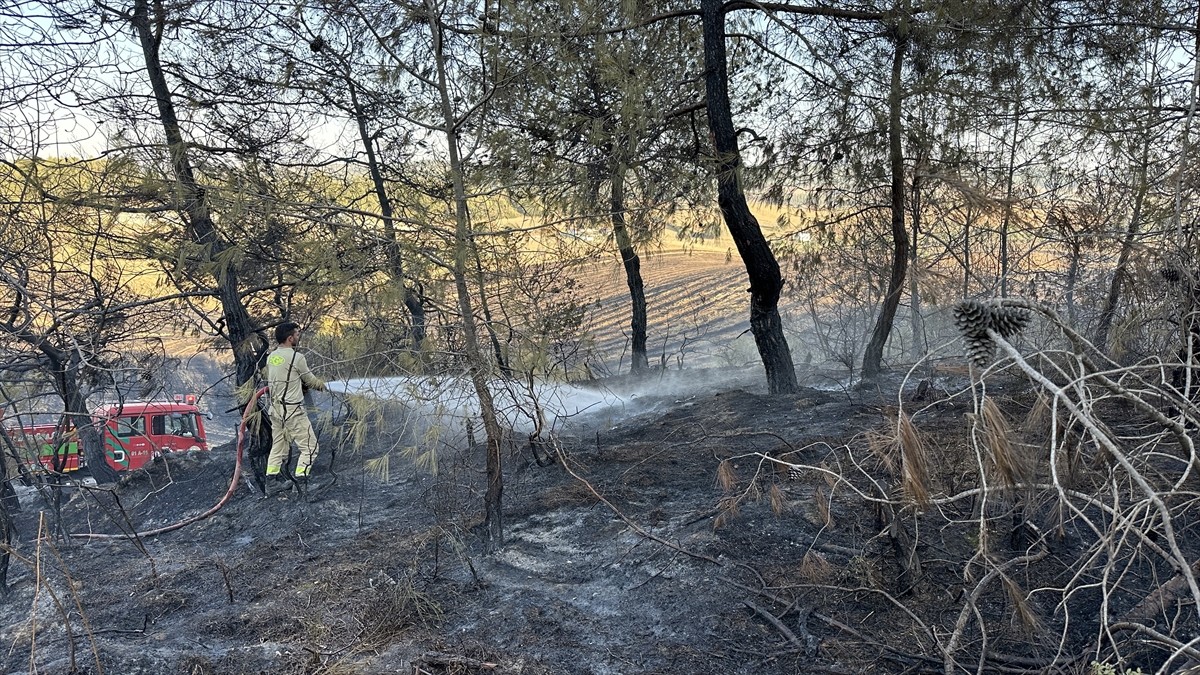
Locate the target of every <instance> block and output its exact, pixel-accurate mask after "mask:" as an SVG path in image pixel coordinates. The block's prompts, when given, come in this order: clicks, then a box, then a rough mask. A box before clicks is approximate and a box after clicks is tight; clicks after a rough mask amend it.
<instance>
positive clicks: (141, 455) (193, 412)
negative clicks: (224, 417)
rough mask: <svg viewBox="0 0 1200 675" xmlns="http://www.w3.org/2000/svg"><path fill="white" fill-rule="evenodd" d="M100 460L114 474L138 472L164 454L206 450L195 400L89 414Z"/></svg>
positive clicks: (110, 407)
mask: <svg viewBox="0 0 1200 675" xmlns="http://www.w3.org/2000/svg"><path fill="white" fill-rule="evenodd" d="M92 418H93V419H94V420H95V423H96V424H97V426H98V427H99V431H100V437H101V441H102V442H103V444H104V457H105V459H107V460H108V464H109V466H111V467H112V468H113V469H114V470H116V471H130V470H133V469H140V468H141V467H142V465H144V464H146V463H147V462H149V461H151V460H153V459H154V458H155V457H157V456H159V455H160V454H162V453H164V452H187V451H188V450H207V449H208V442H207V440H206V438H205V435H204V422H203V419H202V416H201V414H200V410H199V408H197V407H196V397H195V396H192V395H188V396H187V398H186V399H185V398H184V397H182V396H177V397H176V400H175V401H146V402H140V401H139V402H125V403H121V404H109V405H103V406H100V407H99V408H97V409H96V410H95V411H93V413H92Z"/></svg>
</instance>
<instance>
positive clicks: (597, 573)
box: [0, 371, 1089, 675]
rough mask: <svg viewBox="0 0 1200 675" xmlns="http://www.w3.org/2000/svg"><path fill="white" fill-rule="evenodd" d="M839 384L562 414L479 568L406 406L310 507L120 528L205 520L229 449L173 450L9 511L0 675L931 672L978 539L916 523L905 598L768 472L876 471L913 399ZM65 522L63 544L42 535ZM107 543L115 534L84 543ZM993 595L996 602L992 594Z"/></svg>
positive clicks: (955, 413) (882, 555) (470, 498)
mask: <svg viewBox="0 0 1200 675" xmlns="http://www.w3.org/2000/svg"><path fill="white" fill-rule="evenodd" d="M722 381H723V382H724V384H722V383H721V382H722ZM834 381H835V380H834V379H831V378H828V377H817V376H813V377H812V378H810V379H809V380H808V384H809V385H812V386H810V387H807V388H804V389H803V390H802V391H801V392H800V393H798V394H795V395H789V396H768V395H767V394H766V393H765V390H764V389H765V387H763V385H762V384H761V382H760V378H759V377H758V376H757V375H756V372H755V371H744V372H742V371H739V372H738V373H736V374H735V377H732V378H730V377H724V376H722V377H713V378H712V379H711V380H707V381H703V382H701V383H700V386H687V385H686V383H684V382H675V383H672V384H671V386H669V387H668V386H664V387H661V388H659V389H658V390H657V391H655V390H652V389H649V388H644V389H642V390H640V393H638V394H637V395H636V396H632V397H631V395H629V394H621V395H618V396H617V399H618V400H617V401H616V402H614V401H609V402H608V403H606V404H605V405H604V406H601V407H599V408H597V409H593V410H588V411H583V412H580V411H576V412H575V413H572V414H570V415H566V416H564V417H562V418H560V419H559V420H558V421H557V423H556V424H555V425H553V426H554V427H555V432H556V434H555V436H554V438H553V440H552V442H551V444H550V445H551V446H557V447H558V448H560V449H561V455H559V461H554V462H552V463H551V462H547V461H546V460H547V459H548V458H549V457H551V455H550V454H549V453H548V452H546V447H543V448H542V450H543V451H542V452H539V453H536V454H535V453H534V452H533V450H532V449H531V448H530V447H529V443H528V441H527V431H526V430H521V431H519V432H517V433H514V435H513V437H512V438H511V439H510V443H509V444H508V448H507V450H506V453H507V454H506V467H505V479H506V486H505V492H504V501H503V504H504V531H505V534H506V541H505V544H504V546H503V547H502V548H501V549H500V550H499V551H498V552H496V553H492V554H487V553H485V552H484V550H483V548H482V544H481V538H480V531H481V527H480V526H481V522H482V511H483V503H482V502H483V492H484V490H485V487H486V485H485V476H484V472H483V467H484V456H483V451H482V448H481V447H478V446H477V447H475V448H471V449H468V450H458V449H455V448H454V447H453V445H452V444H450V443H449V442H446V443H444V444H443V445H442V447H440V448H439V450H438V453H437V471H436V473H433V472H431V471H430V470H428V461H429V457H428V455H425V456H421V455H420V454H419V453H405V452H404V449H405V448H407V447H409V446H410V445H411V444H412V443H413V438H412V435H413V434H414V433H418V432H419V433H422V434H424V433H427V432H428V425H425V426H421V425H419V424H414V422H413V420H411V419H409V418H407V417H405V415H404V414H403V413H400V412H397V411H396V410H392V411H390V412H389V414H384V415H381V416H378V417H376V418H374V419H373V421H372V422H371V423H370V425H369V428H367V429H364V430H362V434H361V436H359V438H360V440H361V441H362V442H361V443H359V444H357V445H358V447H355V444H354V443H350V442H349V441H350V440H352V439H351V438H350V437H351V436H353V434H347V433H345V432H344V430H343V432H342V433H332V432H331V433H328V434H325V435H324V436H323V438H322V443H323V447H322V456H321V460H320V462H319V467H320V468H321V469H322V470H324V471H328V470H329V464H328V463H329V461H330V460H331V459H332V460H333V467H332V468H333V470H334V471H335V472H336V474H337V478H338V480H337V482H336V484H335V485H334V486H333V487H332V488H330V489H329V490H327V491H326V492H325V493H323V495H322V496H321V497H320V498H319V499H317V500H315V501H312V502H311V503H310V502H309V501H306V500H303V499H299V498H297V497H296V496H295V495H290V496H285V497H274V498H263V497H262V496H261V495H260V494H258V493H256V492H255V491H253V490H252V489H251V488H250V487H249V485H248V482H247V481H246V480H245V479H244V478H237V479H235V480H237V481H238V482H239V483H240V484H239V485H238V486H237V492H236V493H235V494H234V496H233V497H232V499H231V500H230V501H229V503H228V504H227V505H226V506H224V508H222V509H221V510H220V511H219V512H217V513H216V514H215V515H213V516H211V517H209V518H206V519H204V520H201V521H199V522H196V523H194V524H191V525H188V526H187V527H184V528H182V529H180V530H177V531H174V532H170V533H166V534H161V535H158V536H153V537H144V538H143V537H133V536H130V535H129V533H130V532H135V531H146V530H150V529H153V528H156V527H161V526H163V525H166V524H170V523H173V522H177V521H179V520H180V519H183V518H187V517H190V516H194V515H196V514H198V513H201V512H203V511H205V510H206V509H208V508H210V507H211V506H212V505H213V504H215V503H216V502H217V501H218V500H219V499H220V498H221V496H222V495H223V494H224V493H225V492H226V490H227V488H228V487H229V483H230V480H231V478H232V477H233V467H234V455H233V451H232V446H230V445H226V446H223V447H220V448H218V449H216V450H214V451H213V452H210V453H204V454H196V455H191V456H170V457H167V458H166V459H165V460H164V461H161V462H158V463H157V464H155V465H154V466H153V468H152V469H151V470H149V471H144V472H139V473H137V474H134V475H132V476H129V477H128V478H127V480H126V481H124V482H123V483H122V484H120V485H119V486H117V487H116V488H115V489H114V490H112V491H102V490H97V489H94V488H81V489H77V490H74V491H73V492H72V493H71V494H70V495H69V498H70V499H69V502H67V503H66V504H65V505H63V506H62V508H61V516H60V518H61V520H59V519H56V518H55V517H54V516H53V515H52V512H51V511H50V510H49V509H48V508H47V507H46V505H45V504H44V503H42V502H41V501H40V500H39V499H37V498H35V496H33V495H30V494H26V495H25V508H24V510H23V511H22V512H21V513H20V514H18V527H19V529H20V532H21V539H20V541H19V542H18V543H17V546H16V549H15V556H14V560H13V562H12V566H11V569H10V572H9V581H10V589H9V593H8V595H7V596H6V597H5V598H3V600H2V604H0V607H2V610H0V641H2V642H0V643H2V644H3V645H4V651H3V652H2V653H0V673H45V674H58V673H72V672H78V673H100V672H104V673H122V674H138V673H145V674H158V673H186V674H188V675H208V674H217V673H220V674H243V673H244V674H250V673H255V674H258V673H265V674H269V675H275V674H285V673H287V674H301V673H304V674H317V673H326V674H331V675H332V674H376V673H378V674H382V673H405V674H413V675H424V674H446V673H464V674H465V673H525V674H531V675H532V674H551V673H554V674H558V673H562V674H579V675H584V674H592V675H607V674H625V673H662V674H666V673H714V674H716V673H800V672H835V673H858V672H897V673H899V672H920V671H939V672H940V667H941V655H940V654H939V653H938V651H937V647H936V645H935V644H934V643H933V642H932V639H931V637H930V636H931V635H933V634H937V635H943V636H944V633H938V632H937V631H943V630H945V629H946V627H947V625H948V624H950V625H951V627H952V624H953V621H954V618H955V616H956V615H957V612H958V611H959V607H960V605H961V603H960V597H961V593H962V589H963V586H964V582H963V580H962V579H961V577H960V573H961V569H962V568H961V561H962V560H966V559H969V558H970V557H971V548H970V547H971V546H972V542H971V541H970V540H969V538H968V537H965V536H963V535H962V534H961V532H959V531H957V530H954V531H951V530H949V529H947V531H946V532H944V533H941V534H939V533H938V532H937V531H936V529H935V530H934V531H933V532H929V531H923V532H922V533H921V535H920V536H921V537H922V540H921V542H922V546H923V547H924V548H923V549H922V553H923V555H924V556H925V560H926V563H925V565H924V567H923V572H922V575H923V576H922V577H921V578H920V579H918V580H916V581H915V582H911V583H910V581H909V580H906V579H905V576H906V573H907V571H906V570H905V569H903V565H902V564H901V561H898V560H897V553H896V550H895V546H894V543H893V542H892V541H891V540H890V539H889V537H887V536H884V534H883V532H882V530H881V528H882V527H883V526H882V525H881V521H880V514H878V513H877V512H875V511H874V510H872V508H871V507H870V506H869V505H867V504H866V503H865V502H863V501H862V500H860V499H857V498H855V497H854V495H853V494H847V493H848V492H849V491H846V490H844V489H843V488H841V487H839V486H838V485H836V484H835V483H834V482H832V481H829V480H827V479H826V477H823V475H822V473H821V471H819V470H817V471H800V472H792V474H791V475H789V471H788V467H787V466H786V465H784V464H778V463H775V462H772V461H770V460H769V459H768V458H775V459H779V460H783V461H785V462H789V463H794V464H804V465H807V466H812V467H824V468H825V469H828V470H829V471H842V472H850V473H852V472H853V468H852V467H850V466H847V465H846V462H847V458H848V457H858V458H861V457H864V456H865V455H863V454H861V453H856V452H850V453H849V454H847V449H848V448H851V449H853V448H859V449H861V447H863V443H865V442H866V441H865V440H864V439H865V436H864V434H865V432H867V431H869V430H873V429H878V428H880V427H885V428H886V427H887V425H888V424H889V419H891V418H890V417H889V415H890V414H892V413H894V409H895V407H896V405H897V402H898V401H899V400H901V399H904V400H908V399H909V398H911V397H912V396H913V395H914V394H913V392H912V391H911V388H912V387H915V385H916V384H917V382H916V381H912V382H910V383H909V384H910V390H906V392H905V393H904V395H903V397H901V396H900V394H899V388H900V386H901V381H900V379H899V378H896V379H894V380H892V381H890V382H888V383H885V384H881V385H878V386H875V387H873V388H870V389H865V390H860V391H845V390H842V389H839V388H837V387H830V386H828V385H829V384H830V383H831V382H834ZM816 385H821V388H817V387H816ZM606 387H607V389H608V390H609V391H628V389H627V388H625V387H626V383H609V384H608V385H606ZM929 389H930V391H931V392H932V393H927V394H926V395H927V396H928V397H929V398H928V399H927V400H926V401H924V402H922V403H920V404H918V405H919V406H921V407H923V408H924V410H925V412H924V413H923V415H924V418H923V419H924V420H925V421H926V422H927V424H928V428H929V429H930V430H931V432H934V431H936V430H939V429H940V430H942V431H945V433H946V435H947V436H946V437H947V438H948V439H949V438H953V437H955V436H954V434H961V431H962V429H963V427H964V424H963V419H964V414H965V413H967V412H969V410H970V409H971V408H970V406H971V401H970V398H969V397H967V396H958V397H953V398H946V396H945V394H944V392H941V391H940V390H939V387H937V386H936V383H935V386H933V387H929ZM1018 389H1019V387H1018ZM634 400H636V401H637V403H636V405H635V404H633V403H632V401H634ZM477 433H478V434H479V435H480V438H479V439H477V440H480V441H481V440H482V430H479V431H478V432H477ZM952 445H953V444H952V442H950V441H947V444H946V446H945V447H944V448H943V449H942V450H944V451H945V452H947V453H949V452H953V447H952ZM335 447H336V448H337V450H336V452H334V448H335ZM563 458H565V466H564V463H563V461H561V460H562V459H563ZM538 459H541V460H542V462H539V461H537V460H538ZM418 460H419V461H420V462H421V463H422V466H416V465H415V464H414V462H417V461H418ZM542 464H548V465H546V466H543V465H542ZM943 468H944V469H945V473H946V474H947V478H946V479H945V480H954V478H953V476H954V475H958V474H957V472H958V471H959V468H958V467H956V466H950V465H949V464H948V465H946V466H945V467H943ZM963 508H964V509H966V512H965V513H963V514H961V515H962V516H963V517H964V520H968V521H969V516H970V506H969V505H968V506H964V507H963ZM39 523H40V525H39ZM56 524H61V527H62V529H63V532H64V534H60V535H59V536H57V537H43V538H42V539H40V540H39V539H38V537H37V536H36V535H37V533H38V529H39V527H41V528H43V529H44V530H48V529H52V528H54V527H55V526H56ZM931 529H932V528H931ZM100 533H103V534H107V535H117V536H109V537H106V538H102V539H96V538H88V535H90V534H100ZM1058 554H1061V555H1063V556H1069V555H1070V554H1071V543H1070V541H1069V540H1068V541H1066V542H1064V543H1063V544H1062V545H1061V549H1060V551H1058V552H1056V555H1058ZM939 560H940V562H939ZM982 600H985V601H986V603H987V604H985V605H984V611H989V612H1009V611H1010V609H1008V608H1006V607H1005V606H1004V603H1005V600H1004V596H1003V590H1002V589H1001V590H1000V592H999V594H998V595H997V596H995V597H993V596H992V595H986V596H984V597H983V598H982ZM913 608H915V609H913ZM1051 609H1052V608H1051ZM931 626H932V628H930V627H931ZM1088 629H1089V626H1088V625H1087V624H1086V622H1081V623H1080V625H1079V626H1078V628H1077V629H1076V628H1074V627H1073V628H1072V630H1078V631H1080V632H1081V634H1086V631H1087V630H1088ZM991 638H992V642H991V643H990V646H989V648H990V649H992V650H993V651H994V652H997V653H1007V654H1010V655H1012V656H1010V657H1005V658H1008V659H1009V661H1007V662H1008V663H1010V664H1012V663H1016V664H1020V663H1021V662H1022V661H1021V659H1026V660H1027V662H1028V663H1035V662H1036V661H1037V659H1039V658H1044V657H1045V655H1046V653H1048V652H1047V650H1049V653H1052V652H1053V645H1042V644H1041V643H1040V642H1039V640H1038V639H1037V638H1031V637H1030V636H1029V634H1028V633H1027V632H1024V631H1023V630H1022V629H1021V628H1020V627H1019V626H1013V628H1012V630H1011V631H1008V632H1007V633H1004V632H1002V633H1000V634H993V635H992V636H991ZM968 646H969V647H971V648H974V647H975V646H976V645H974V644H973V643H972V644H970V645H968Z"/></svg>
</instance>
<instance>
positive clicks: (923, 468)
mask: <svg viewBox="0 0 1200 675" xmlns="http://www.w3.org/2000/svg"><path fill="white" fill-rule="evenodd" d="M867 448H868V449H869V450H870V451H871V454H873V455H875V457H877V458H878V459H879V461H880V463H881V464H882V465H883V468H884V470H886V471H887V472H888V473H889V474H891V476H892V477H893V478H895V479H896V481H897V482H898V483H899V485H900V490H901V492H902V493H903V494H904V495H905V496H907V497H908V498H909V499H911V500H912V501H913V502H915V503H917V504H919V505H926V504H928V503H929V496H930V488H929V485H930V480H929V449H928V447H927V446H926V444H925V441H924V439H923V438H922V437H921V434H920V432H918V431H917V428H916V426H914V425H913V423H912V418H910V417H909V416H908V415H906V414H905V413H904V411H902V410H901V411H898V412H897V413H896V421H895V423H894V424H891V425H889V426H888V428H887V431H873V432H870V433H868V434H867Z"/></svg>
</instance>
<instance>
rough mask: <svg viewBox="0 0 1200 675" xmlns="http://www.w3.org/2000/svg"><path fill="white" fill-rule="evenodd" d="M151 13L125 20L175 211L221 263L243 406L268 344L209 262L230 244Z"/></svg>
mask: <svg viewBox="0 0 1200 675" xmlns="http://www.w3.org/2000/svg"><path fill="white" fill-rule="evenodd" d="M155 9H156V12H157V13H158V14H156V15H155V16H154V17H151V15H150V6H149V0H135V2H134V5H133V14H132V15H130V16H129V17H128V18H129V22H130V24H132V26H133V28H134V31H135V32H136V33H137V36H138V41H139V43H140V44H141V48H142V57H143V59H144V60H145V65H146V75H147V77H148V78H149V80H150V87H151V89H152V90H153V91H154V99H155V103H156V104H157V106H158V116H159V122H161V123H162V127H163V133H164V135H165V136H166V140H167V149H168V151H169V152H170V157H171V168H172V171H173V172H174V174H175V182H176V184H177V190H176V194H177V197H176V199H177V201H178V208H179V211H180V215H181V216H182V217H183V219H184V222H185V226H186V234H187V237H188V239H190V240H191V241H193V242H195V243H196V244H199V245H200V247H201V248H202V250H203V253H201V254H199V255H201V256H203V258H204V259H203V260H202V261H201V262H204V263H207V264H221V265H222V266H221V267H220V268H219V269H214V270H212V276H213V279H214V281H215V283H216V288H217V299H218V300H219V301H220V303H221V312H222V318H223V323H224V333H225V335H224V337H225V339H226V340H227V341H228V342H229V345H230V347H231V348H232V350H233V359H234V366H235V377H236V380H235V384H236V385H237V388H238V395H239V400H240V401H241V402H244V401H246V400H248V399H249V397H250V395H251V394H252V391H251V389H252V388H251V387H247V386H245V385H246V383H248V382H252V381H253V380H254V376H255V374H256V373H257V371H258V362H259V358H260V357H261V356H262V355H263V354H264V353H265V352H266V350H267V348H268V347H269V344H268V342H267V340H266V338H264V337H263V336H262V335H261V334H259V333H258V332H257V331H256V330H255V326H254V323H253V322H252V321H251V319H250V313H249V312H248V311H247V310H246V305H245V303H243V302H242V297H241V293H240V286H239V281H238V267H237V264H236V263H235V262H229V263H214V261H216V260H220V259H222V257H223V256H221V254H222V253H224V252H226V251H228V250H229V249H230V248H232V245H231V244H230V243H229V242H227V241H225V240H224V239H222V238H221V236H220V234H219V233H218V232H217V228H216V226H215V225H214V223H213V220H212V215H211V211H210V207H209V200H208V195H207V193H206V192H205V190H204V188H203V187H202V186H201V185H200V184H199V181H197V180H196V175H195V172H194V171H193V169H192V164H191V160H190V159H189V158H188V152H187V144H186V143H185V142H184V140H183V133H182V132H181V130H180V127H179V118H178V116H177V115H176V112H175V102H174V99H173V98H172V94H171V89H170V87H169V86H168V84H167V78H166V74H165V73H164V71H163V66H162V62H161V60H160V57H159V47H160V45H161V43H162V31H163V29H164V26H165V25H166V24H167V23H168V21H167V17H166V16H164V15H163V14H162V13H163V12H165V11H166V9H165V8H163V7H162V6H161V5H159V4H155ZM225 259H228V258H225ZM262 426H263V427H265V426H266V425H262ZM265 440H266V439H265V438H264V437H263V436H262V435H261V434H260V435H257V436H252V437H251V443H250V455H251V456H252V457H258V456H259V455H262V454H263V453H264V451H265V450H266V449H267V448H265V447H262V444H263V443H264V441H265ZM259 469H260V467H258V466H257V465H256V472H257V471H259Z"/></svg>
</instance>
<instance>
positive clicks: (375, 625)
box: [357, 572, 442, 645]
mask: <svg viewBox="0 0 1200 675" xmlns="http://www.w3.org/2000/svg"><path fill="white" fill-rule="evenodd" d="M368 583H369V584H370V586H371V589H372V590H373V593H371V595H370V596H369V597H368V598H367V600H366V601H365V602H364V603H363V605H362V607H361V608H360V609H359V611H358V613H357V618H358V621H359V622H360V623H361V625H362V627H363V638H362V639H363V642H364V643H366V644H375V645H385V644H390V643H392V642H395V641H396V639H397V638H399V637H400V636H401V635H403V634H404V632H405V631H407V630H408V629H410V628H414V627H416V626H432V625H436V624H437V623H438V622H440V621H441V620H442V608H441V606H440V605H439V604H438V603H437V601H436V600H434V598H433V596H431V595H429V594H427V593H424V592H422V591H421V590H420V589H418V588H417V587H416V586H414V585H413V582H412V579H409V578H407V577H402V578H400V579H393V578H392V577H390V576H388V575H387V574H386V573H384V572H379V573H378V574H377V575H375V577H374V578H372V579H370V580H369V582H368Z"/></svg>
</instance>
